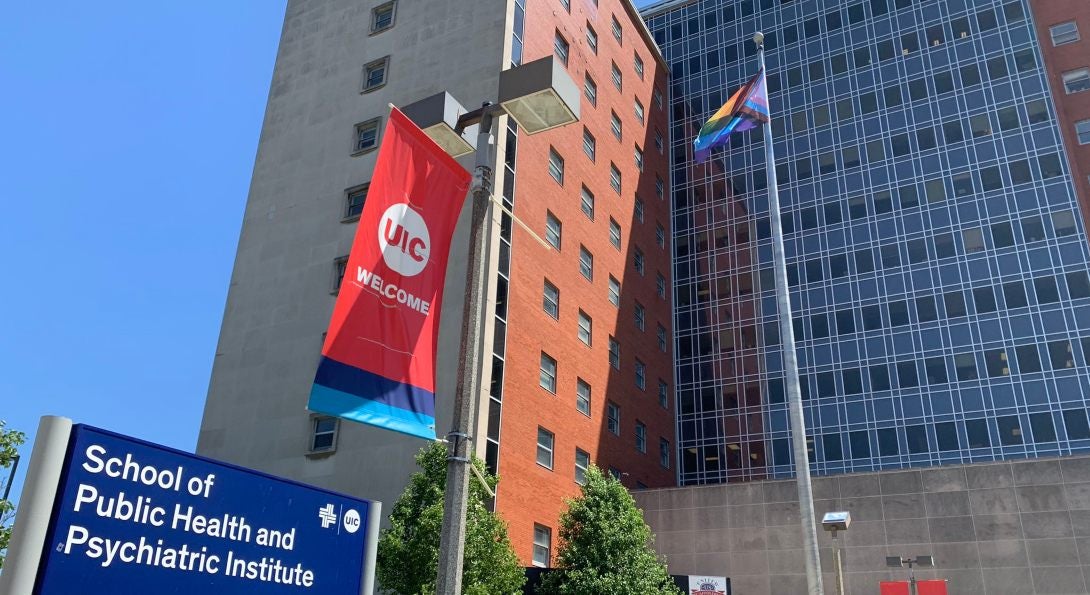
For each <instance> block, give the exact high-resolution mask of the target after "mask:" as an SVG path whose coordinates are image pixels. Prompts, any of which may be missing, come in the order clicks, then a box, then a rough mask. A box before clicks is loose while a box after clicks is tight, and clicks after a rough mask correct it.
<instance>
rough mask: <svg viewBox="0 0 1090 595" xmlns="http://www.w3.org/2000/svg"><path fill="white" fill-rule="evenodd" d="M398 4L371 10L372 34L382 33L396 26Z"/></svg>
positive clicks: (385, 5) (394, 3)
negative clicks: (395, 18)
mask: <svg viewBox="0 0 1090 595" xmlns="http://www.w3.org/2000/svg"><path fill="white" fill-rule="evenodd" d="M396 13H397V2H396V1H395V2H387V3H385V4H379V5H378V6H376V7H374V8H372V9H371V33H380V32H382V31H385V30H387V29H389V28H390V27H393V26H394V16H396Z"/></svg>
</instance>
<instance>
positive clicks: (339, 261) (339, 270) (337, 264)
mask: <svg viewBox="0 0 1090 595" xmlns="http://www.w3.org/2000/svg"><path fill="white" fill-rule="evenodd" d="M347 268H348V256H347V255H346V256H341V257H339V258H335V259H333V291H332V293H333V295H336V294H337V292H339V291H340V290H341V282H342V281H344V272H345V270H346V269H347Z"/></svg>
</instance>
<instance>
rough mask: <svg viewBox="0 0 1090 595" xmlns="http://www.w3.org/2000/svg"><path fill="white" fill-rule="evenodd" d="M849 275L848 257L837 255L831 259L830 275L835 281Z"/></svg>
mask: <svg viewBox="0 0 1090 595" xmlns="http://www.w3.org/2000/svg"><path fill="white" fill-rule="evenodd" d="M847 274H848V255H847V254H837V255H836V256H831V257H829V275H830V276H831V277H832V278H833V279H839V278H840V277H844V276H846V275H847Z"/></svg>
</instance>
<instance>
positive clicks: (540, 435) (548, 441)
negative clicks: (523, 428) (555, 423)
mask: <svg viewBox="0 0 1090 595" xmlns="http://www.w3.org/2000/svg"><path fill="white" fill-rule="evenodd" d="M553 439H554V437H553V433H552V432H550V431H549V430H546V429H545V428H543V427H541V426H538V428H537V464H538V465H541V466H542V467H544V468H546V469H552V468H553Z"/></svg>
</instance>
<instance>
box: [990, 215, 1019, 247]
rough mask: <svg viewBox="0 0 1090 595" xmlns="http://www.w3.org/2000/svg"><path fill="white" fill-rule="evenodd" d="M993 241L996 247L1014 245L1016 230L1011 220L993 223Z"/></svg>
mask: <svg viewBox="0 0 1090 595" xmlns="http://www.w3.org/2000/svg"><path fill="white" fill-rule="evenodd" d="M992 243H993V244H994V245H995V247H996V248H1010V247H1011V246H1013V245H1014V230H1013V228H1012V227H1011V224H1010V222H1009V221H1003V222H1001V223H994V224H992Z"/></svg>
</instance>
